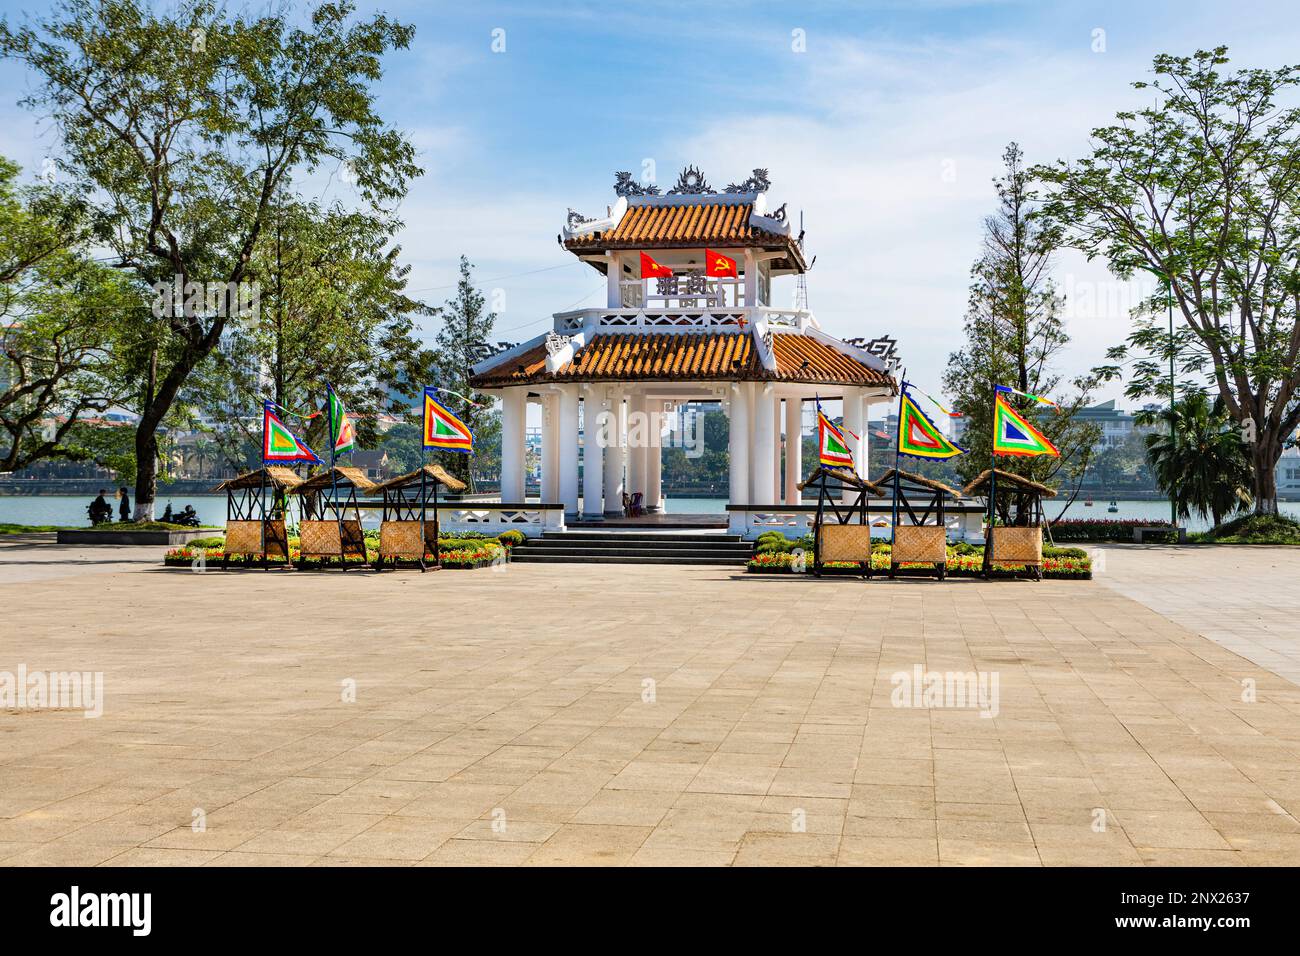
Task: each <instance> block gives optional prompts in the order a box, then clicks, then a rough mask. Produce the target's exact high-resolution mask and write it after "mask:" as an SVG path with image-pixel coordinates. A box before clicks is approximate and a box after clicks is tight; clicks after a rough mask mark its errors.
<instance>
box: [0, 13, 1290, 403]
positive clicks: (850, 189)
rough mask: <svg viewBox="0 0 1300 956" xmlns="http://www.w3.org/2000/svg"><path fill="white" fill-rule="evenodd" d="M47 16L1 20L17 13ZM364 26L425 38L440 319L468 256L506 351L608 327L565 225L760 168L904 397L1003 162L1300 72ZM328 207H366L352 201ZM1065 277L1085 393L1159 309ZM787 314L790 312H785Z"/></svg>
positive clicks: (1010, 32) (418, 225)
mask: <svg viewBox="0 0 1300 956" xmlns="http://www.w3.org/2000/svg"><path fill="white" fill-rule="evenodd" d="M43 6H44V5H43V4H40V5H37V4H33V3H30V2H13V0H0V13H3V14H6V15H9V16H11V17H17V16H21V11H23V10H24V9H37V10H39V9H41V8H43ZM249 6H250V7H253V8H255V7H256V6H257V4H250V5H249ZM360 9H361V11H363V12H364V11H368V10H373V9H383V10H384V11H386V12H387V13H389V14H390V15H392V16H394V17H396V18H398V19H401V20H403V21H407V22H411V23H413V24H415V26H416V28H417V32H416V38H415V42H414V45H413V47H412V48H411V49H410V50H407V51H403V52H400V53H397V54H394V55H393V56H391V57H390V58H389V60H388V62H387V66H386V68H387V73H386V75H385V78H384V81H383V83H382V85H381V87H380V89H379V97H380V103H381V107H382V112H383V114H384V115H385V116H386V117H388V118H390V120H391V121H392V122H393V123H394V124H396V125H398V126H399V127H401V128H403V129H405V130H406V131H407V132H408V133H409V134H410V136H411V137H412V139H413V140H414V142H415V143H416V145H417V146H418V148H419V150H420V157H421V163H422V165H423V166H424V168H425V170H426V175H425V176H424V177H423V178H422V179H421V180H419V181H418V182H416V183H415V185H414V186H413V188H412V190H411V194H410V196H409V197H408V199H407V200H406V202H405V203H404V205H403V207H402V210H401V215H402V217H403V218H404V220H405V221H406V223H407V226H406V229H405V232H404V234H403V237H402V243H403V247H404V251H405V255H406V257H407V259H408V261H410V262H411V264H412V265H413V267H414V268H413V280H412V289H413V290H415V291H416V292H417V293H418V294H420V295H421V297H423V298H425V299H427V300H428V301H431V302H440V301H442V300H443V299H444V298H445V297H446V296H447V295H448V294H449V292H450V288H449V287H450V286H451V285H452V284H453V283H454V281H455V268H456V260H457V258H458V257H459V255H460V254H461V253H462V252H463V253H465V254H467V255H468V256H469V257H470V258H471V260H472V261H473V262H474V263H475V265H476V267H477V275H478V278H479V280H480V284H481V285H482V286H483V287H484V289H485V291H487V292H489V293H494V294H495V300H496V301H498V302H500V303H503V308H502V310H501V316H500V320H499V322H498V330H499V337H500V338H504V339H510V340H518V339H520V338H524V337H527V336H530V335H535V334H537V333H539V332H541V331H544V330H545V329H546V328H547V327H548V324H549V316H550V314H551V313H552V312H555V311H558V310H561V309H565V308H572V307H577V306H580V305H601V304H603V289H604V283H603V279H602V278H601V277H600V276H599V275H598V274H597V273H595V272H593V271H592V270H591V269H590V268H588V267H586V266H583V265H581V264H579V263H577V262H576V260H574V259H573V258H572V257H571V256H569V255H568V254H567V253H565V252H564V251H563V250H561V249H560V248H559V247H558V246H557V245H556V242H555V235H556V233H557V232H558V231H559V230H560V228H561V226H562V225H563V222H564V216H565V210H566V208H567V207H569V206H572V207H574V208H575V209H577V210H578V211H580V212H582V213H584V214H585V215H589V216H590V215H595V214H597V213H603V212H604V207H605V206H606V205H608V204H609V203H611V202H613V200H614V194H613V190H612V183H613V173H614V170H616V169H628V170H632V171H633V172H634V173H636V172H639V171H640V170H641V169H642V167H643V164H644V163H645V162H646V161H650V162H652V163H653V165H654V169H655V171H656V175H657V180H658V181H660V182H661V183H665V184H671V182H672V181H673V180H674V179H675V177H676V175H677V172H678V170H679V169H680V168H681V167H683V166H684V165H686V164H687V163H695V164H697V165H698V166H700V167H701V169H702V170H703V172H704V173H705V175H706V177H708V179H709V180H710V182H711V183H712V184H713V185H714V186H715V187H716V188H721V187H722V186H724V185H726V184H727V183H728V182H731V181H735V180H739V179H742V178H744V177H745V176H747V175H748V174H749V172H750V170H751V169H752V168H753V167H756V166H762V167H766V168H768V169H769V171H770V175H771V179H772V183H773V185H772V190H771V193H770V199H772V200H774V204H775V205H779V204H781V203H783V202H785V203H788V204H789V206H788V208H789V210H790V212H791V213H792V214H793V215H795V216H797V215H798V214H799V212H800V211H802V213H803V215H804V221H805V225H806V229H807V237H808V250H809V252H810V254H815V255H816V256H817V264H816V267H815V268H814V269H813V271H812V273H811V274H810V276H809V279H808V286H809V302H810V305H811V307H812V309H813V310H814V312H815V313H816V314H817V315H818V318H819V320H820V321H821V323H822V325H823V327H824V328H826V329H827V330H828V331H830V332H832V333H834V334H837V335H841V336H846V337H847V336H858V335H862V336H867V337H873V336H876V335H880V334H885V333H888V334H891V335H893V336H895V337H896V338H897V339H898V340H899V345H900V352H901V354H902V356H903V358H904V360H905V362H906V364H907V366H908V368H909V377H910V378H912V379H913V380H915V381H917V382H918V383H922V384H923V386H924V387H928V388H930V389H932V390H933V389H937V387H938V381H939V376H940V374H941V371H942V368H943V365H944V363H945V361H946V358H947V355H948V353H949V352H950V351H951V350H952V349H954V348H956V347H958V346H959V344H960V341H961V318H962V314H963V312H964V309H965V300H966V288H967V284H968V272H969V268H970V264H971V262H972V260H973V259H974V257H975V256H976V255H977V253H978V250H979V241H980V224H981V219H982V217H983V216H985V215H986V214H988V213H989V212H990V211H991V210H992V207H993V192H992V188H991V185H990V179H991V177H993V176H994V175H996V174H997V173H998V171H999V156H1000V154H1001V151H1002V149H1003V147H1004V146H1005V145H1006V143H1007V142H1008V141H1009V140H1012V139H1015V140H1018V141H1019V142H1020V143H1021V144H1022V145H1023V147H1024V148H1025V151H1026V153H1027V158H1028V159H1029V160H1030V161H1045V160H1050V159H1054V158H1058V157H1072V156H1077V155H1079V154H1080V153H1081V152H1083V151H1084V150H1085V148H1086V146H1087V135H1088V131H1089V130H1090V129H1091V128H1092V127H1094V126H1097V125H1100V124H1102V123H1104V122H1106V121H1107V120H1108V119H1109V118H1111V117H1112V116H1113V114H1114V113H1115V111H1116V110H1118V109H1122V108H1126V107H1131V106H1134V105H1139V104H1140V103H1141V102H1142V101H1141V100H1140V99H1139V94H1138V93H1137V92H1136V91H1134V90H1132V89H1131V88H1130V87H1129V84H1130V83H1131V82H1132V81H1133V80H1136V79H1140V78H1142V76H1143V75H1144V73H1145V71H1146V69H1147V68H1148V66H1149V64H1150V60H1151V57H1152V55H1153V54H1155V53H1157V52H1173V53H1187V52H1191V51H1193V50H1194V49H1196V48H1197V47H1207V46H1213V45H1216V44H1220V43H1226V44H1228V45H1229V46H1230V47H1231V48H1232V53H1233V57H1234V61H1235V62H1237V63H1239V64H1240V65H1257V66H1278V65H1281V64H1283V63H1285V62H1291V61H1298V60H1300V53H1298V52H1296V51H1297V50H1300V43H1297V42H1296V41H1297V39H1300V31H1298V30H1297V29H1296V28H1295V27H1294V26H1292V25H1290V22H1289V21H1290V20H1291V16H1290V15H1289V13H1288V8H1287V7H1286V6H1283V5H1281V4H1254V3H1242V2H1238V3H1233V4H1223V3H1202V2H1191V3H1189V2H1182V3H1169V2H1147V3H1132V2H1129V3H1059V4H1048V3H1032V2H1026V3H1016V2H987V3H984V2H974V0H972V2H962V0H947V2H943V0H934V2H916V3H904V2H896V3H856V4H846V3H838V4H836V3H818V2H810V3H788V2H787V3H736V2H725V0H722V2H713V3H700V2H698V0H696V2H690V3H661V4H655V3H638V4H613V3H608V2H606V3H568V4H553V3H546V2H535V3H460V4H447V3H405V2H403V3H383V4H378V5H370V4H361V5H360ZM494 30H503V31H504V42H505V50H504V51H503V52H493V50H492V43H493V36H494V35H493V31H494ZM794 31H802V34H801V35H802V37H803V38H804V41H805V42H804V49H803V51H802V52H799V51H797V50H796V49H795V47H796V46H797V44H796V43H795V42H794V41H795V38H796V36H797V35H796V34H795V33H794ZM1097 31H1104V33H1100V34H1099V33H1097ZM498 36H500V34H498ZM1099 40H1100V41H1102V42H1099ZM1098 47H1104V49H1101V50H1099V49H1097V48H1098ZM25 83H26V80H25V78H24V76H23V75H22V73H21V72H20V71H19V70H17V69H16V68H15V67H14V66H13V65H12V64H3V65H0V89H3V90H4V91H5V93H6V95H5V96H3V97H0V152H3V153H4V154H6V155H8V156H10V157H12V158H14V159H16V160H18V161H19V162H22V163H23V164H24V165H26V166H28V167H29V168H35V167H39V165H40V161H41V159H42V158H43V157H44V156H46V155H48V154H49V152H50V151H51V150H52V149H56V148H57V144H56V143H55V141H54V139H53V136H52V134H51V132H50V130H49V129H48V127H47V126H46V125H44V124H42V123H40V122H39V120H38V118H36V117H34V116H32V115H31V114H29V113H26V112H24V111H23V110H21V109H19V108H18V107H16V105H15V103H14V101H15V100H16V99H17V97H18V95H20V93H21V90H22V88H23V87H24V85H25ZM310 188H311V190H312V191H317V190H321V191H323V192H324V194H325V195H326V196H327V197H329V196H336V197H338V198H340V199H342V200H343V201H348V198H349V196H348V190H349V189H350V187H348V186H347V185H346V184H345V183H342V182H340V181H338V180H337V179H332V180H331V181H329V182H324V181H322V182H320V183H312V184H311V187H310ZM1056 278H1057V281H1058V284H1059V285H1060V286H1061V288H1062V290H1063V291H1065V292H1066V293H1067V295H1068V298H1069V304H1068V305H1067V313H1068V315H1069V317H1070V321H1069V326H1070V330H1071V332H1072V333H1073V335H1074V338H1075V341H1074V343H1073V344H1072V346H1071V348H1070V350H1069V352H1068V354H1067V355H1066V356H1065V358H1064V360H1063V366H1064V369H1065V371H1066V372H1068V373H1070V374H1074V373H1077V372H1079V371H1082V370H1085V369H1087V368H1088V367H1090V366H1091V365H1092V364H1094V363H1096V362H1098V361H1100V360H1101V358H1102V356H1103V353H1104V350H1105V348H1106V347H1107V346H1108V345H1111V344H1114V343H1115V342H1117V341H1119V340H1120V339H1122V337H1123V334H1124V331H1125V328H1126V318H1125V315H1126V310H1127V307H1128V306H1129V305H1131V304H1132V302H1133V301H1134V300H1135V299H1136V298H1137V297H1138V296H1139V295H1140V292H1141V289H1140V288H1126V287H1123V286H1120V285H1118V284H1116V283H1114V282H1113V281H1112V280H1110V279H1109V277H1108V276H1107V274H1106V272H1105V269H1104V268H1103V267H1102V266H1100V265H1098V264H1095V263H1094V264H1089V263H1085V262H1083V261H1081V260H1080V259H1078V258H1077V257H1074V256H1071V255H1068V254H1067V255H1063V256H1062V257H1061V259H1060V261H1059V263H1058V267H1057V270H1056ZM775 295H776V297H777V302H778V303H781V302H783V301H788V298H786V299H783V298H782V296H785V297H788V296H789V295H790V293H789V291H788V290H783V289H778V290H777V291H776V293H775ZM1115 394H1116V392H1115V391H1114V390H1113V391H1112V392H1110V393H1108V395H1107V397H1113V396H1114V395H1115Z"/></svg>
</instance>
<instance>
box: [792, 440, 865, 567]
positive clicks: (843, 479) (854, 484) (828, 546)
mask: <svg viewBox="0 0 1300 956" xmlns="http://www.w3.org/2000/svg"><path fill="white" fill-rule="evenodd" d="M806 488H815V489H816V490H817V514H816V515H815V516H814V518H813V564H812V571H813V574H814V576H816V577H821V573H822V566H823V565H825V564H827V563H828V562H831V561H845V562H854V563H856V564H857V565H858V566H859V567H860V568H861V569H862V576H863V577H864V578H867V577H870V576H871V520H870V519H869V518H868V517H867V497H868V496H870V497H873V498H883V497H884V492H883V491H881V490H880V489H879V488H877V487H876V486H875V485H874V484H872V483H871V482H870V481H868V480H867V479H865V478H863V477H862V476H861V475H858V474H855V473H854V472H851V471H845V470H844V469H842V468H831V467H828V466H827V465H822V464H819V465H818V466H817V467H816V468H815V469H814V470H813V472H812V474H810V475H809V476H808V477H807V478H805V479H804V480H803V481H801V482H799V490H800V491H803V490H804V489H806ZM828 512H829V514H830V515H833V516H834V520H827V515H828Z"/></svg>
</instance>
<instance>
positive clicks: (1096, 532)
mask: <svg viewBox="0 0 1300 956" xmlns="http://www.w3.org/2000/svg"><path fill="white" fill-rule="evenodd" d="M1137 528H1167V529H1168V531H1169V540H1171V541H1173V540H1176V539H1177V536H1178V531H1177V529H1176V528H1175V527H1174V526H1173V525H1172V524H1170V523H1169V522H1168V521H1157V520H1152V521H1143V520H1138V519H1133V518H1125V519H1123V520H1119V519H1116V520H1107V519H1105V518H1077V519H1071V520H1066V521H1058V522H1056V523H1055V524H1053V525H1052V540H1054V541H1132V540H1133V532H1134V530H1135V529H1137ZM1154 537H1155V536H1148V538H1147V540H1154Z"/></svg>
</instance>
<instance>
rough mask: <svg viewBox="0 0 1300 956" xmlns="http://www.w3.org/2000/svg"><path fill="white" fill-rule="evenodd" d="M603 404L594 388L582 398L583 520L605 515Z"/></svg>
mask: <svg viewBox="0 0 1300 956" xmlns="http://www.w3.org/2000/svg"><path fill="white" fill-rule="evenodd" d="M604 407H605V406H604V401H603V400H602V399H601V398H599V397H598V395H597V389H596V388H595V387H592V388H588V389H587V392H586V394H585V395H584V396H583V398H582V514H583V516H584V517H586V518H601V517H603V516H604V511H603V499H604V497H605V489H604V484H605V461H604V458H605V456H604V449H603V448H602V447H601V427H600V425H601V416H600V413H601V412H602V411H604Z"/></svg>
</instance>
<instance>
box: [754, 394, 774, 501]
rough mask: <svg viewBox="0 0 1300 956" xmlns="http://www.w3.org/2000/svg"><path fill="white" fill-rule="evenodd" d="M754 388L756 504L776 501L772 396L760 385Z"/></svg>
mask: <svg viewBox="0 0 1300 956" xmlns="http://www.w3.org/2000/svg"><path fill="white" fill-rule="evenodd" d="M754 388H755V389H756V394H755V396H754V397H755V403H754V467H753V469H752V471H753V482H754V500H753V501H752V502H750V503H751V504H756V505H771V504H775V503H776V482H775V481H774V480H773V475H772V456H773V449H774V448H775V447H776V419H775V417H774V416H773V414H772V396H771V394H770V393H768V392H766V391H765V390H764V388H763V386H762V385H756V386H754Z"/></svg>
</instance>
